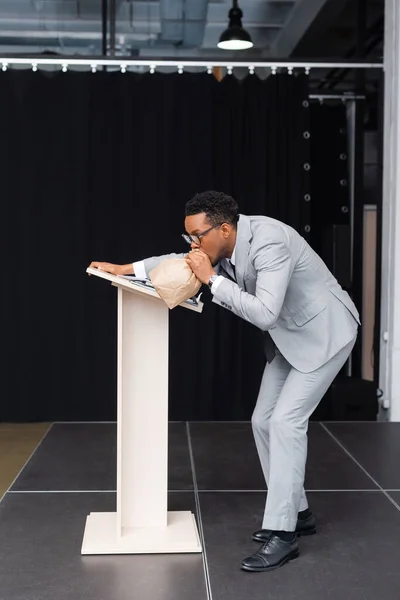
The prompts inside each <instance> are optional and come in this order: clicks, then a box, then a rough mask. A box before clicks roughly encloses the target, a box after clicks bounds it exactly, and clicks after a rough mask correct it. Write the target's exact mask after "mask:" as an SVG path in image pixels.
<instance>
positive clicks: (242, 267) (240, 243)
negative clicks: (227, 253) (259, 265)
mask: <svg viewBox="0 0 400 600" xmlns="http://www.w3.org/2000/svg"><path fill="white" fill-rule="evenodd" d="M251 238H252V233H251V227H250V219H249V218H248V217H246V215H240V216H239V223H238V228H237V238H236V251H235V262H236V265H235V268H236V281H237V283H238V286H239V287H241V288H242V289H243V288H244V274H245V271H246V265H247V259H248V256H249V251H250V240H251Z"/></svg>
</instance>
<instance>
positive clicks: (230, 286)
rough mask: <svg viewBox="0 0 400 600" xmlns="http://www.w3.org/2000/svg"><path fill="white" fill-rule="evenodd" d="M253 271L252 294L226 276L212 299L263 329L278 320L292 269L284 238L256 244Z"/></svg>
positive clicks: (291, 261)
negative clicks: (254, 287)
mask: <svg viewBox="0 0 400 600" xmlns="http://www.w3.org/2000/svg"><path fill="white" fill-rule="evenodd" d="M252 262H253V265H254V268H255V270H256V278H257V279H256V293H255V296H253V295H252V294H248V293H247V292H245V291H243V290H242V289H240V287H239V286H238V285H237V284H236V283H234V282H233V281H229V280H228V279H225V280H224V281H222V282H221V284H220V285H219V286H218V288H217V290H216V292H215V295H214V297H213V302H216V303H217V304H219V305H220V306H223V307H224V308H227V309H229V310H231V311H232V312H233V313H234V314H235V315H237V316H238V317H241V318H242V319H245V320H246V321H249V322H250V323H252V324H253V325H255V326H256V327H258V328H259V329H261V330H262V331H267V330H268V329H270V328H271V327H272V326H273V325H274V323H275V322H276V321H277V319H278V317H279V314H280V312H281V309H282V305H283V301H284V299H285V295H286V290H287V286H288V283H289V280H290V277H291V275H292V271H293V266H292V263H293V260H292V256H291V253H290V251H289V248H288V247H287V245H286V244H285V242H283V241H278V242H269V243H266V244H265V245H263V246H261V247H259V248H258V249H257V250H256V251H255V254H254V258H253V259H252Z"/></svg>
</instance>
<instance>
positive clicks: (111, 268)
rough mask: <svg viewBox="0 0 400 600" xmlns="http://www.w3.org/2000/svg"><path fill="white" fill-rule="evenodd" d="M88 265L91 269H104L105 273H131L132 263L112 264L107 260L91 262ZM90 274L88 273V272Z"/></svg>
mask: <svg viewBox="0 0 400 600" xmlns="http://www.w3.org/2000/svg"><path fill="white" fill-rule="evenodd" d="M89 267H90V268H91V269H98V270H99V271H105V272H106V273H111V274H112V275H133V266H132V264H128V265H113V264H112V263H108V262H96V261H94V262H91V263H90V265H89ZM89 275H90V273H89Z"/></svg>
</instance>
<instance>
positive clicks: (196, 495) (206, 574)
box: [186, 421, 212, 600]
mask: <svg viewBox="0 0 400 600" xmlns="http://www.w3.org/2000/svg"><path fill="white" fill-rule="evenodd" d="M186 434H187V441H188V446H189V457H190V466H191V469H192V477H193V488H194V500H195V504H196V512H197V520H198V523H199V535H200V540H201V545H202V547H203V552H202V557H203V568H204V577H205V583H206V592H207V598H208V600H212V591H211V582H210V572H209V570H208V562H207V552H206V543H205V539H204V530H203V521H202V518H201V508H200V497H199V490H198V487H197V477H196V468H195V464H194V456H193V448H192V438H191V435H190V425H189V423H188V422H187V421H186Z"/></svg>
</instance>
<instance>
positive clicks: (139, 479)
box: [117, 288, 168, 535]
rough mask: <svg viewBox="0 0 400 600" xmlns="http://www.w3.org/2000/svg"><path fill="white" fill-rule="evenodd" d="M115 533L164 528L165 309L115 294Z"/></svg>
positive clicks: (122, 293) (149, 301)
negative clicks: (142, 528)
mask: <svg viewBox="0 0 400 600" xmlns="http://www.w3.org/2000/svg"><path fill="white" fill-rule="evenodd" d="M117 395H118V434H117V435H118V448H117V514H118V517H119V518H118V520H117V521H118V522H117V528H118V532H121V535H123V532H124V529H126V528H136V527H155V528H159V527H166V526H167V489H168V481H167V478H168V308H167V306H166V305H165V304H164V303H163V302H160V301H159V300H157V299H156V298H149V297H146V296H141V295H138V294H132V293H130V292H128V291H126V290H124V289H122V288H119V289H118V392H117Z"/></svg>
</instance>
